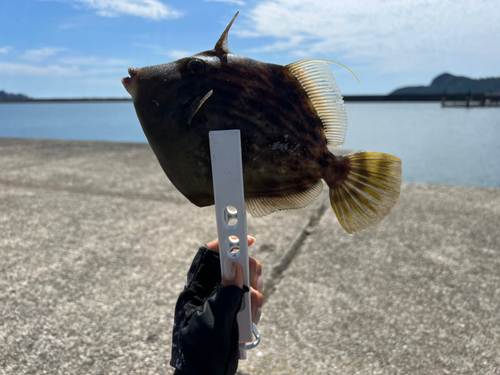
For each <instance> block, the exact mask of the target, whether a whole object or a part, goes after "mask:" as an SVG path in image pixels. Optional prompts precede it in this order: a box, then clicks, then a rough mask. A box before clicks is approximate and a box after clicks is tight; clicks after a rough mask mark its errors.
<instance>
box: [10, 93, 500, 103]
mask: <svg viewBox="0 0 500 375" xmlns="http://www.w3.org/2000/svg"><path fill="white" fill-rule="evenodd" d="M465 96H466V94H464V93H461V94H446V98H447V99H448V100H464V98H465ZM472 96H473V98H474V100H484V99H485V98H489V97H492V94H488V93H485V94H472ZM493 96H494V97H495V98H498V96H497V95H493ZM442 99H443V95H442V94H422V95H418V94H417V95H346V96H344V101H346V102H441V101H442ZM496 100H498V99H496ZM129 101H132V99H131V98H53V99H30V98H28V99H6V98H5V99H4V98H0V103H71V102H93V103H94V102H129Z"/></svg>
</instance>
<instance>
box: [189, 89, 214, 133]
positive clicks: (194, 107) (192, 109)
mask: <svg viewBox="0 0 500 375" xmlns="http://www.w3.org/2000/svg"><path fill="white" fill-rule="evenodd" d="M213 93H214V90H210V91H209V92H208V93H207V94H206V95H205V96H204V97H203V98H200V97H199V96H198V97H197V98H196V99H195V100H194V101H193V103H191V105H190V106H189V107H187V108H186V117H187V123H188V125H191V121H193V117H194V116H195V115H196V113H197V112H198V111H199V110H200V108H201V106H202V105H203V103H205V102H206V100H207V99H208V98H210V97H211V96H212V94H213Z"/></svg>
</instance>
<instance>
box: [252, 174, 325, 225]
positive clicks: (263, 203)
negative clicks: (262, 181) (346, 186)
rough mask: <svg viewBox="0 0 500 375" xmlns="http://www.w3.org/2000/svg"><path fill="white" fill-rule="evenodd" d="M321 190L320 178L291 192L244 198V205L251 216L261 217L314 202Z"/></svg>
mask: <svg viewBox="0 0 500 375" xmlns="http://www.w3.org/2000/svg"><path fill="white" fill-rule="evenodd" d="M322 191H323V183H322V182H321V180H318V181H316V182H314V183H313V184H312V185H311V186H308V187H306V188H302V189H300V190H297V191H294V192H293V193H289V194H283V195H276V196H271V197H253V198H245V207H246V209H247V211H248V212H250V213H251V214H252V216H253V217H263V216H266V215H269V214H271V213H273V212H276V211H282V210H296V209H299V208H304V207H306V206H308V205H309V204H311V203H312V202H314V201H315V200H316V199H317V198H318V197H319V195H320V194H321V192H322Z"/></svg>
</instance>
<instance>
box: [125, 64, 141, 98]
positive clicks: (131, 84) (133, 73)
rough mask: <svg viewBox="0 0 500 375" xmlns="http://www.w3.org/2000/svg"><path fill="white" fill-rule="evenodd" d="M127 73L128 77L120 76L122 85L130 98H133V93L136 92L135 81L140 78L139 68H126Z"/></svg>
mask: <svg viewBox="0 0 500 375" xmlns="http://www.w3.org/2000/svg"><path fill="white" fill-rule="evenodd" d="M128 74H129V75H130V77H124V78H122V84H123V87H125V90H127V92H128V93H129V94H130V96H132V99H134V98H135V94H136V92H137V81H138V80H139V79H140V75H141V74H140V69H139V68H128Z"/></svg>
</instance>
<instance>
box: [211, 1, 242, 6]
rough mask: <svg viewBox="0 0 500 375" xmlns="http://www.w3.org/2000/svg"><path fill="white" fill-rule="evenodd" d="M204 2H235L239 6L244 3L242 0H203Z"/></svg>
mask: <svg viewBox="0 0 500 375" xmlns="http://www.w3.org/2000/svg"><path fill="white" fill-rule="evenodd" d="M205 2H206V3H212V2H216V3H227V4H235V5H240V6H244V5H245V2H244V1H242V0H205Z"/></svg>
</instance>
